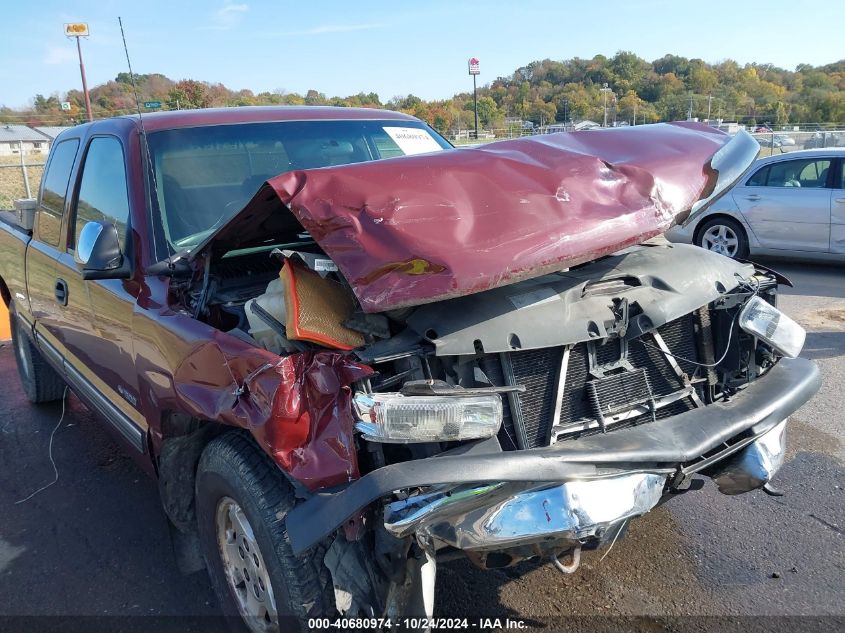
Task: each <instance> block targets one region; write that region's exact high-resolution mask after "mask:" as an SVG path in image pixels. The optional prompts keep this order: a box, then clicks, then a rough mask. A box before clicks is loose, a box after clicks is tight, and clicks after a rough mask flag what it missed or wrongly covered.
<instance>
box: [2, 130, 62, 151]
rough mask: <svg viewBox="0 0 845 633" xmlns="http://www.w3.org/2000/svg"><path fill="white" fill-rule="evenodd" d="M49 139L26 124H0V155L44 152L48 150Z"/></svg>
mask: <svg viewBox="0 0 845 633" xmlns="http://www.w3.org/2000/svg"><path fill="white" fill-rule="evenodd" d="M51 140H52V139H50V138H49V137H48V136H46V135H45V134H42V133H41V132H39V131H37V130H34V129H32V128H31V127H27V126H26V125H12V124H9V123H7V124H5V125H0V156H17V155H18V154H20V153H21V152H23V153H24V155H27V154H44V155H46V154H47V153H48V152H49V151H50V143H51Z"/></svg>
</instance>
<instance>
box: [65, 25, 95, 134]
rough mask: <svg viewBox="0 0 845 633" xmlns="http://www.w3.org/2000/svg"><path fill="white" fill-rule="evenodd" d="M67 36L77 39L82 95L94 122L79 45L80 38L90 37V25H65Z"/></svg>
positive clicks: (86, 111)
mask: <svg viewBox="0 0 845 633" xmlns="http://www.w3.org/2000/svg"><path fill="white" fill-rule="evenodd" d="M65 35H66V36H67V37H75V38H76V52H77V53H79V72H80V74H81V75H82V94H84V95H85V113H86V114H87V115H88V120H89V121H93V120H94V117H93V115H92V114H91V97H90V96H88V82H87V81H86V80H85V64H84V63H83V61H82V45H81V44H80V43H79V38H80V37H88V35H89V33H88V25H87V24H86V23H85V22H72V23H69V24H65Z"/></svg>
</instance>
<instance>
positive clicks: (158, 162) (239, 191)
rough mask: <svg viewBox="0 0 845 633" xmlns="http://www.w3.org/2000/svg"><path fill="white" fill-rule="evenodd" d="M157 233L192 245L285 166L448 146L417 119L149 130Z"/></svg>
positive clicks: (178, 245)
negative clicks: (158, 220)
mask: <svg viewBox="0 0 845 633" xmlns="http://www.w3.org/2000/svg"><path fill="white" fill-rule="evenodd" d="M149 147H150V155H151V158H152V163H153V170H154V172H155V178H156V183H157V190H158V208H159V209H160V212H161V223H162V227H163V230H164V237H165V239H166V241H167V243H168V246H169V248H170V251H171V252H178V251H182V250H185V249H191V248H193V247H194V246H196V245H197V244H198V243H199V242H200V241H202V240H203V239H204V238H206V237H208V236H209V235H210V234H211V233H212V232H213V231H214V230H216V229H217V228H218V227H220V226H222V225H223V224H224V223H225V222H226V221H227V220H228V219H229V218H231V217H232V216H233V215H235V213H237V212H238V211H240V210H241V209H242V208H243V206H244V205H245V204H246V203H247V202H248V201H249V200H250V198H252V196H253V195H254V194H255V192H256V191H258V189H259V188H260V187H261V185H262V183H263V182H264V181H265V180H267V179H269V178H272V177H273V176H277V175H279V174H281V173H284V172H286V171H291V170H295V169H312V168H315V167H330V166H335V165H345V164H348V163H360V162H364V161H369V160H378V159H381V158H393V157H396V156H407V155H410V154H420V153H424V152H432V151H440V150H443V149H446V148H449V147H451V146H450V145H449V143H448V142H446V141H445V140H444V139H443V138H442V137H440V136H439V135H438V134H437V133H436V132H435V131H434V130H432V129H431V128H429V127H428V126H427V125H425V124H424V123H421V122H418V121H390V120H388V121H367V120H346V121H284V122H271V123H239V124H233V125H216V126H207V127H194V128H185V129H175V130H166V131H161V132H155V133H153V134H150V135H149Z"/></svg>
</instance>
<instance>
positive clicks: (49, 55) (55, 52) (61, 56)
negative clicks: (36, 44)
mask: <svg viewBox="0 0 845 633" xmlns="http://www.w3.org/2000/svg"><path fill="white" fill-rule="evenodd" d="M75 59H76V51H75V50H74V47H73V46H71V45H68V46H48V47H47V49H46V50H45V51H44V59H43V60H42V61H43V62H44V63H45V64H49V65H51V66H58V65H60V64H67V63H69V62H72V61H73V60H75Z"/></svg>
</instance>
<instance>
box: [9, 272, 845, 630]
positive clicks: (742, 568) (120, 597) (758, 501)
mask: <svg viewBox="0 0 845 633" xmlns="http://www.w3.org/2000/svg"><path fill="white" fill-rule="evenodd" d="M770 265H773V266H774V267H776V268H778V269H779V270H781V271H782V272H784V273H785V274H787V275H788V276H790V277H791V278H792V279H793V281H794V283H795V288H793V289H786V291H785V292H784V293H783V295H782V297H781V304H780V305H781V308H782V309H783V310H784V311H786V312H787V313H788V314H791V315H792V316H793V317H794V318H796V320H798V321H799V322H801V323H802V324H803V325H805V327H807V328H808V332H809V333H808V337H807V345H806V347H805V353H804V355H805V356H807V357H809V358H812V359H814V360H815V361H816V362H817V363H819V365H820V367H821V371H822V377H823V386H822V389H821V391H820V393H819V394H818V395H817V396H816V398H815V399H814V400H813V401H812V402H810V403H809V404H808V405H806V406H805V407H804V408H802V409H801V410H800V411H799V412H798V413H797V415H795V416H793V418H792V419H791V422H790V424H789V426H788V430H787V438H788V439H787V441H788V445H789V455H788V458H787V459H788V461H787V463H786V464H785V465H784V467H783V468H782V470H781V471H780V473H779V474H778V475H777V477H776V480H775V484H776V485H777V486H778V487H779V488H781V489H782V490H783V491H784V492H785V495H784V496H783V497H770V496H767V495H765V494H764V493H762V492H760V491H756V492H752V493H749V494H745V495H741V496H737V497H727V496H724V495H721V494H719V493H718V492H717V490H716V488H715V486H714V485H713V484H712V482H710V481H709V480H708V481H707V482H706V484H705V486H704V488H703V489H702V490H700V491H696V492H692V493H689V494H686V495H682V496H680V497H678V498H676V499H673V500H672V501H670V502H669V503H668V504H666V505H663V506H661V507H659V508H658V509H656V510H655V511H653V512H652V513H650V514H648V515H646V516H645V517H643V518H642V519H640V520H637V521H635V522H633V523H632V525H631V527H630V529H629V530H628V534H627V536H626V537H625V538H624V539H621V540H620V541H619V542H618V543H616V544H615V545H614V547H613V548H612V549H611V550H610V551H609V552H607V551H606V550H604V551H600V552H596V553H586V554H585V555H584V557H583V559H582V565H581V567H580V569H579V570H578V571H577V572H576V573H575V574H572V575H569V576H565V575H562V574H561V573H559V572H558V571H556V570H555V569H553V568H552V567H551V566H550V565H548V564H543V563H541V562H527V563H523V564H522V565H520V566H518V567H516V568H512V569H507V570H501V571H488V572H482V571H480V570H478V569H476V568H475V567H473V566H472V565H471V564H470V563H469V562H467V561H455V562H451V563H448V564H444V565H441V566H440V568H439V569H438V584H437V614H438V615H440V616H443V617H451V616H469V617H488V618H497V617H498V618H507V617H509V618H512V619H523V620H524V621H525V623H526V624H528V625H531V624H532V623H534V624H536V625H537V626H543V627H546V628H548V629H554V628H556V627H554V626H552V624H553V623H555V622H558V623H567V622H568V623H570V624H571V623H573V622H576V621H578V622H581V623H582V625H583V626H582V627H581V628H584V627H586V628H589V629H594V628H596V626H597V625H598V624H599V623H605V624H608V625H609V627H610V628H628V626H629V625H630V624H631V623H632V622H637V620H623V619H620V618H621V617H623V616H624V617H637V616H648V617H650V618H657V620H649V621H648V622H649V623H648V625H647V626H646V627H645V628H646V629H647V630H654V631H662V630H677V629H678V628H679V626H678V623H679V622H681V623H684V624H685V625H686V626H685V627H682V628H689V625H690V624H696V623H697V624H698V625H700V627H701V629H702V630H713V629H714V628H723V626H724V624H725V623H726V622H728V621H729V620H726V619H725V618H734V619H733V620H730V621H731V622H733V623H734V624H736V628H737V630H742V631H749V630H754V628H755V626H756V627H763V628H765V629H766V630H768V629H774V630H789V629H795V630H803V629H806V628H808V626H807V625H808V624H809V622H810V620H808V619H800V620H794V623H793V621H792V620H787V619H784V618H786V617H798V616H805V617H806V616H837V617H838V618H845V581H844V580H843V579H845V535H843V528H845V470H843V463H844V462H845V440H843V434H844V433H845V411H843V409H845V398H844V397H843V388H845V380H844V379H845V268H836V267H827V266H820V265H802V264H784V263H777V264H770ZM0 384H2V385H4V390H3V397H2V399H0V464H1V466H0V630H3V629H4V624H5V625H6V627H5V628H12V627H11V626H10V622H16V624H17V628H19V629H21V628H23V629H29V630H39V629H44V628H46V626H45V624H46V623H48V622H52V623H53V624H57V625H59V624H60V625H61V629H62V630H66V627H67V625H68V623H72V622H75V621H77V622H84V621H85V620H81V619H80V617H81V616H98V617H99V619H97V620H93V621H92V620H87V621H86V622H89V623H90V622H94V623H96V622H99V623H102V622H104V621H105V622H110V623H111V624H113V625H114V626H113V627H112V626H109V627H108V628H113V629H122V630H126V629H127V628H131V623H133V622H150V620H147V619H144V618H132V616H166V617H170V616H200V617H204V616H214V615H216V614H218V613H219V612H218V608H217V606H216V599H215V597H214V595H213V593H212V591H211V589H210V587H209V585H208V582H207V581H206V580H205V577H204V575H203V574H196V575H193V576H190V577H185V576H182V575H181V574H180V573H179V572H178V570H177V569H176V566H175V563H174V561H173V558H172V554H171V550H170V544H169V535H168V531H167V526H166V522H165V519H164V515H163V513H162V510H161V508H160V503H159V500H158V492H157V488H156V485H155V483H154V482H153V481H152V480H150V479H149V478H148V477H147V476H146V475H145V474H144V473H142V471H141V470H140V469H139V468H138V467H137V466H136V465H135V463H134V462H133V461H132V460H131V459H130V458H129V456H128V455H127V453H126V452H124V450H123V449H122V448H120V446H118V445H117V444H116V443H115V442H114V441H113V440H112V439H111V436H110V435H109V434H108V433H107V432H106V431H105V430H104V427H103V426H101V425H100V423H99V422H98V421H97V419H96V416H95V415H94V414H92V413H90V412H89V411H88V410H87V409H85V407H84V406H82V405H81V404H80V403H79V401H78V400H77V399H76V398H75V397H74V396H72V395H70V396H68V399H67V410H66V411H65V415H64V419H63V420H62V422H61V424H60V425H59V426H58V427H57V426H56V425H57V423H58V421H59V419H60V416H61V414H62V405H61V403H59V404H51V405H47V406H37V407H36V406H30V405H29V404H27V403H26V401H25V399H24V396H23V393H22V391H21V388H20V384H19V381H18V377H17V370H16V367H15V363H14V356H13V354H12V351H11V349H9V347H8V346H6V348H4V349H0ZM54 428H57V430H56V432H55V436H54V444H53V453H54V457H55V462H56V467H57V469H58V473H59V480H58V482H57V483H56V484H55V485H52V486H50V487H49V488H47V489H46V490H44V491H43V492H40V493H39V494H37V495H35V496H34V497H33V498H31V499H29V500H28V501H24V502H23V503H17V504H16V501H19V500H21V499H23V498H25V497H26V496H27V495H29V494H30V493H32V492H33V491H34V490H36V489H37V488H39V487H40V486H43V485H44V484H46V483H49V482H50V481H51V480H52V479H53V468H52V466H51V464H50V461H49V459H48V446H49V441H50V435H51V431H53V429H54ZM602 556H604V560H600V559H601V558H602ZM597 615H600V616H608V617H606V618H596V617H595V616H597ZM4 616H5V617H8V616H54V617H53V618H52V619H32V620H29V619H25V620H21V621H11V620H8V619H6V620H4V619H3V617H4ZM69 616H77V617H76V618H73V617H69ZM102 616H112V617H114V618H115V619H114V620H103V619H102ZM572 616H591V617H590V619H588V620H573V619H571V618H572ZM706 616H710V618H717V619H716V620H713V619H708V617H706ZM176 622H177V624H176V627H177V628H191V627H193V626H194V625H193V624H190V625H189V622H191V623H193V620H190V621H189V620H178V619H177V620H176ZM584 622H587V624H584ZM819 622H820V626H821V628H823V629H825V630H830V627H831V622H833V621H832V620H821V621H819ZM836 622H837V623H838V625H842V623H843V622H845V620H843V619H839V620H837V621H836ZM183 625H184V626H183ZM91 628H96V627H91ZM141 628H144V627H141ZM196 628H197V630H201V629H202V630H207V629H208V628H209V627H207V626H203V625H200V626H198V627H196ZM212 628H213V627H212ZM834 628H835V627H834Z"/></svg>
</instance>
